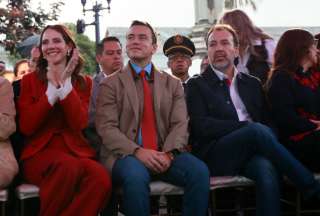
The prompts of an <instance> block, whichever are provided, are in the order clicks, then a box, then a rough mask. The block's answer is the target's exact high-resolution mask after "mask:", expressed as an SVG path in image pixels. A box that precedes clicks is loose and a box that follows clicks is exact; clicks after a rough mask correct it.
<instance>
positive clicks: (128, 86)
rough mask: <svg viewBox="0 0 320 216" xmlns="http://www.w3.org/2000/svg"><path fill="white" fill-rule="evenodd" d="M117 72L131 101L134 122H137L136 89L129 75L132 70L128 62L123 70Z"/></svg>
mask: <svg viewBox="0 0 320 216" xmlns="http://www.w3.org/2000/svg"><path fill="white" fill-rule="evenodd" d="M119 73H120V74H119V77H120V80H121V82H122V84H123V86H124V90H125V92H126V94H127V95H128V98H129V101H130V103H131V106H132V109H133V112H134V117H135V120H136V122H139V101H138V100H139V99H138V94H137V91H136V86H135V84H134V81H133V78H132V75H131V73H132V72H131V68H130V66H129V64H127V65H126V66H125V68H124V70H122V71H121V72H119Z"/></svg>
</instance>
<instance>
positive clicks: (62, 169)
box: [18, 25, 111, 216]
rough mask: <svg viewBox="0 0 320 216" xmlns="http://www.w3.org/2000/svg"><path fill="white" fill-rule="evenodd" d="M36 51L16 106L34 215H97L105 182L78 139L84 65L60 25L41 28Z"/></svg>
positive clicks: (84, 115) (84, 112)
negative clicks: (35, 194) (36, 207)
mask: <svg viewBox="0 0 320 216" xmlns="http://www.w3.org/2000/svg"><path fill="white" fill-rule="evenodd" d="M39 50H40V57H39V59H38V61H37V68H36V71H35V72H32V73H29V74H27V75H25V76H24V77H23V78H22V82H21V94H20V98H19V102H18V104H19V114H20V119H19V122H20V129H21V132H22V133H23V134H24V135H25V136H26V143H25V146H24V148H23V151H22V154H21V160H22V165H23V175H24V178H25V180H27V181H28V182H29V183H32V184H35V185H37V186H38V187H40V201H41V202H40V203H41V206H40V215H45V216H48V215H49V216H50V215H52V216H56V215H97V214H98V213H99V211H100V210H101V209H102V208H103V207H104V205H105V204H106V202H107V201H108V199H109V197H110V193H111V181H110V176H109V175H108V173H107V171H106V170H105V169H104V168H103V166H102V165H100V164H99V163H98V162H96V161H95V159H94V157H95V151H94V150H93V149H92V148H91V147H90V146H89V144H88V142H87V141H86V140H85V138H84V137H83V135H82V130H83V129H84V128H86V126H87V122H88V103H89V99H90V92H91V86H92V82H91V79H90V78H89V77H87V76H83V75H81V73H80V72H81V70H82V68H83V63H84V61H83V59H82V58H81V56H79V53H78V51H77V49H76V45H75V42H74V40H73V39H72V37H71V34H70V32H69V30H68V29H67V28H66V27H64V26H62V25H52V26H47V27H46V28H45V29H44V30H43V31H42V34H41V37H40V46H39Z"/></svg>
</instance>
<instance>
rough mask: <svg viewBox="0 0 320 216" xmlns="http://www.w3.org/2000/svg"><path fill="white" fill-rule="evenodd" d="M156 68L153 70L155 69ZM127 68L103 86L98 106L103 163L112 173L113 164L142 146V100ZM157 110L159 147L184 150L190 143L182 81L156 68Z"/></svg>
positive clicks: (97, 124) (155, 93) (155, 102)
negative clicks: (138, 140)
mask: <svg viewBox="0 0 320 216" xmlns="http://www.w3.org/2000/svg"><path fill="white" fill-rule="evenodd" d="M153 68H154V67H153ZM131 73H132V72H131V68H130V66H129V65H127V66H126V67H125V68H123V70H122V71H120V72H117V73H115V74H113V75H111V76H110V77H108V78H106V79H104V80H103V81H102V82H101V84H100V90H99V94H98V98H97V107H96V109H97V110H96V127H97V131H98V133H99V135H100V136H101V138H102V142H103V145H102V149H101V152H100V159H101V162H102V163H103V164H104V165H105V166H106V167H107V168H108V169H109V170H110V171H111V170H112V166H113V163H114V161H115V160H116V159H117V158H120V157H124V156H127V155H130V154H133V153H134V150H135V149H136V148H137V147H139V146H138V144H137V143H136V142H135V138H136V136H137V133H138V131H139V125H140V121H139V101H138V94H137V91H136V86H135V83H134V80H133V77H132V74H131ZM153 94H154V109H155V115H156V126H157V131H158V137H159V140H158V145H159V146H160V147H161V149H162V150H163V151H170V150H172V149H175V148H176V149H183V148H185V146H186V145H187V140H188V131H187V128H188V117H187V108H186V103H185V98H184V92H183V88H182V85H181V82H180V80H178V79H177V78H174V77H173V76H171V75H169V74H167V73H166V72H163V71H158V70H157V69H154V90H153Z"/></svg>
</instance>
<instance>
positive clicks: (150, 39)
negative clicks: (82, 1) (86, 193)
mask: <svg viewBox="0 0 320 216" xmlns="http://www.w3.org/2000/svg"><path fill="white" fill-rule="evenodd" d="M126 39H127V44H126V51H127V54H128V56H129V62H128V64H127V65H126V66H125V67H124V68H123V69H122V70H121V71H120V72H117V73H114V74H112V75H111V76H110V77H109V78H107V79H104V80H103V81H102V82H101V85H100V90H99V94H98V97H97V114H96V126H97V131H98V133H99V135H100V136H101V138H102V146H101V153H100V155H101V161H102V162H103V164H104V165H105V166H106V168H108V169H109V170H110V171H112V181H113V183H114V185H115V186H120V187H121V188H122V191H123V211H124V214H125V215H126V216H149V215H150V199H149V196H150V188H149V183H150V182H151V181H152V180H162V181H165V182H168V183H171V184H174V185H177V186H180V187H182V188H183V189H184V196H183V210H182V212H183V213H182V214H183V215H185V216H188V215H190V216H194V215H197V216H204V215H206V212H207V208H208V195H209V173H208V168H207V167H206V165H205V164H204V163H203V162H202V161H200V160H199V159H197V158H196V157H194V156H193V155H191V154H190V153H188V152H187V149H186V146H187V141H188V131H187V129H188V119H187V108H186V104H185V98H184V92H183V88H182V85H181V82H180V80H178V79H177V78H175V77H173V76H171V75H169V74H168V73H166V72H163V71H160V70H158V69H157V68H156V67H155V65H154V64H153V63H152V61H151V59H152V56H153V54H154V53H155V52H156V50H157V37H156V34H155V32H154V30H153V28H152V27H151V26H150V25H149V24H148V23H145V22H141V21H133V22H132V24H131V26H130V27H129V30H128V32H127V37H126Z"/></svg>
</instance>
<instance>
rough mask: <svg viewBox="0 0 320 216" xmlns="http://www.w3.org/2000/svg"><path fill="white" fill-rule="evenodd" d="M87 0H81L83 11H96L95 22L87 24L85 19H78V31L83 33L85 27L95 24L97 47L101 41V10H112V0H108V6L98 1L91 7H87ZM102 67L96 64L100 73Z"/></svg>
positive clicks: (84, 12)
mask: <svg viewBox="0 0 320 216" xmlns="http://www.w3.org/2000/svg"><path fill="white" fill-rule="evenodd" d="M86 3H87V1H86V0H81V4H82V7H83V9H82V11H83V15H85V14H86V12H87V11H92V12H94V22H92V23H89V24H86V23H85V21H84V20H83V19H79V20H77V33H78V34H82V33H84V31H85V27H86V26H88V25H94V26H95V32H96V48H97V46H98V44H99V42H100V22H99V16H100V14H99V12H100V11H101V10H108V11H109V12H110V3H111V0H107V3H108V7H106V8H105V7H103V6H102V4H98V2H97V1H96V3H95V4H94V5H93V6H92V8H91V9H85V6H86ZM99 71H100V68H99V65H98V64H96V72H97V73H99Z"/></svg>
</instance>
